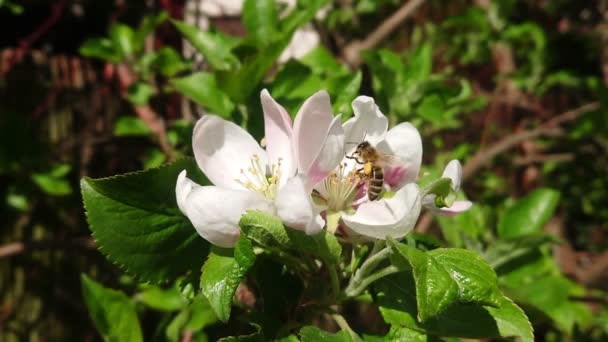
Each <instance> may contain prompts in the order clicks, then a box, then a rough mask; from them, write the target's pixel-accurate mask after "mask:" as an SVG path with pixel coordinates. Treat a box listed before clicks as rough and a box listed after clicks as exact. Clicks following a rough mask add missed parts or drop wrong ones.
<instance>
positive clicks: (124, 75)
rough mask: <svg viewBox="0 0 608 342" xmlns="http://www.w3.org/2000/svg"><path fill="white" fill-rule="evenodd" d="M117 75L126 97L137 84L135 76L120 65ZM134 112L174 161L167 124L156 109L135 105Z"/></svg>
mask: <svg viewBox="0 0 608 342" xmlns="http://www.w3.org/2000/svg"><path fill="white" fill-rule="evenodd" d="M116 75H117V76H118V80H119V82H120V85H121V88H122V92H123V96H125V97H126V95H127V91H128V89H129V87H130V86H131V84H133V83H134V82H135V76H134V75H133V72H132V71H131V70H130V69H129V67H128V66H127V65H125V64H119V65H117V66H116ZM133 110H135V113H136V114H137V116H139V118H140V119H142V121H143V122H145V123H146V125H148V127H150V129H151V130H152V132H154V133H155V134H156V136H157V138H158V144H159V145H160V148H161V150H162V151H163V152H164V153H165V154H166V155H167V157H168V158H169V160H170V161H172V160H174V159H175V155H174V152H173V149H172V148H171V146H170V145H169V141H168V140H167V131H166V129H165V122H164V121H163V120H162V118H160V117H159V115H158V114H156V112H154V109H152V107H151V106H150V105H148V104H146V105H142V106H138V105H135V104H133Z"/></svg>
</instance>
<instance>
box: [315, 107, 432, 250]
mask: <svg viewBox="0 0 608 342" xmlns="http://www.w3.org/2000/svg"><path fill="white" fill-rule="evenodd" d="M352 106H353V111H354V117H353V118H351V119H349V120H348V121H346V122H345V123H344V125H343V128H344V135H345V156H344V157H343V159H342V161H341V163H340V165H339V166H338V168H337V169H336V171H335V172H334V173H332V174H331V175H330V176H329V177H327V178H325V179H324V180H323V181H322V182H321V183H319V184H318V185H317V186H316V187H315V191H314V197H315V200H316V203H317V204H318V205H319V206H320V207H321V208H322V209H323V210H324V211H325V215H326V219H327V222H328V229H329V230H331V231H333V230H335V229H337V227H338V225H339V223H340V220H341V222H342V223H344V226H345V227H346V229H347V234H349V233H350V234H353V235H360V236H361V237H363V238H373V239H385V238H386V237H387V236H390V237H393V238H401V237H403V236H405V235H406V234H407V233H408V232H409V231H410V230H411V229H412V228H413V227H414V225H415V224H416V221H417V219H418V216H419V214H420V209H421V199H420V193H419V190H418V186H417V185H416V184H415V183H413V182H414V181H415V180H416V177H417V176H418V172H419V170H420V164H421V161H422V141H421V138H420V134H419V133H418V130H417V129H416V128H414V126H412V125H411V124H410V123H407V122H405V123H401V124H399V125H397V126H395V127H393V128H392V129H390V130H388V119H387V118H386V117H385V116H384V114H382V112H381V111H380V109H379V108H378V106H377V105H376V103H375V102H374V100H373V99H372V98H370V97H367V96H359V97H357V98H356V99H355V100H354V101H353V104H352ZM363 140H366V141H368V142H369V143H370V144H371V145H372V146H373V147H374V148H376V149H377V150H378V151H379V152H380V153H383V154H387V155H391V156H394V157H396V158H397V159H398V160H399V163H398V164H395V165H387V166H386V167H385V168H384V174H385V178H384V181H385V182H384V183H385V186H386V187H387V190H388V191H389V192H391V193H392V196H390V197H389V196H385V197H384V198H381V199H380V200H375V201H369V200H368V199H367V196H365V191H364V188H363V187H362V186H361V185H362V182H361V177H360V175H359V173H358V172H357V169H358V168H360V167H361V165H358V164H357V163H356V162H355V161H353V160H352V159H349V158H347V157H348V156H350V155H351V154H352V152H353V151H354V149H355V147H356V145H357V144H358V143H360V142H362V141H363ZM348 145H351V147H350V148H346V146H348Z"/></svg>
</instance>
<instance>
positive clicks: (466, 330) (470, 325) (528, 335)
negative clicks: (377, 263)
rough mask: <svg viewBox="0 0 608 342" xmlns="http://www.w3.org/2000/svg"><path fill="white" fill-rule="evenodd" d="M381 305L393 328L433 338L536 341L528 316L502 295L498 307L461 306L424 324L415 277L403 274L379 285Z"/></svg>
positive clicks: (376, 285) (383, 279)
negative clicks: (418, 303)
mask: <svg viewBox="0 0 608 342" xmlns="http://www.w3.org/2000/svg"><path fill="white" fill-rule="evenodd" d="M375 289H376V293H377V303H378V305H379V306H380V313H381V314H382V316H383V318H384V320H385V321H386V322H387V323H388V324H391V325H394V326H401V327H406V328H410V329H414V330H417V331H419V332H425V333H426V334H429V335H438V336H446V337H465V338H498V337H514V336H516V337H520V338H521V340H522V341H525V342H532V341H534V337H533V331H532V326H531V325H530V322H529V321H528V318H527V317H526V315H525V314H524V312H523V311H522V310H521V309H520V308H519V307H518V306H517V305H515V304H514V303H513V302H512V301H511V300H510V299H508V298H507V297H504V296H502V295H501V297H500V298H499V302H498V304H499V305H498V307H497V308H494V307H488V306H483V305H481V304H463V303H457V304H455V305H452V306H451V307H449V308H448V309H447V310H446V311H444V312H443V313H441V314H440V315H438V316H436V317H434V318H432V319H429V320H427V321H425V322H420V321H418V320H417V319H416V317H417V316H419V315H418V312H417V309H416V306H417V304H416V284H415V281H414V277H413V275H412V273H409V272H401V273H398V274H393V275H391V276H388V277H384V278H382V279H380V280H378V281H377V282H376V283H375Z"/></svg>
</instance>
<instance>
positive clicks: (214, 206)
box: [176, 90, 343, 247]
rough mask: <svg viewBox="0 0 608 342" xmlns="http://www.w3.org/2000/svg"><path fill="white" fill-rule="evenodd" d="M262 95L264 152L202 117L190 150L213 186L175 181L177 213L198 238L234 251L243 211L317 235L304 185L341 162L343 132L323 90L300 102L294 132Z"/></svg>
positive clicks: (238, 132) (232, 128) (317, 219)
mask: <svg viewBox="0 0 608 342" xmlns="http://www.w3.org/2000/svg"><path fill="white" fill-rule="evenodd" d="M260 97H261V102H262V107H263V111H264V130H265V141H266V149H265V150H264V149H263V148H262V147H260V145H259V144H258V143H257V142H256V141H255V139H254V138H253V137H252V136H251V135H250V134H249V133H248V132H247V131H246V130H244V129H243V128H241V127H240V126H238V125H236V124H234V123H233V122H230V121H226V120H223V119H221V118H219V117H217V116H214V115H205V116H203V117H202V118H201V119H200V120H199V121H198V122H197V123H196V126H195V128H194V133H193V138H192V142H193V150H194V156H195V159H196V162H197V164H198V166H199V167H200V168H201V170H202V171H203V173H204V174H205V175H206V176H207V178H208V179H209V180H210V181H211V183H213V184H214V185H211V186H201V185H199V184H196V183H194V182H193V181H191V180H190V179H188V178H187V175H186V171H185V170H184V171H182V173H181V174H180V175H179V177H178V179H177V184H176V196H177V203H178V206H179V208H180V210H181V211H182V213H183V214H184V215H186V216H187V217H188V218H189V219H190V221H191V222H192V224H193V226H194V227H195V228H196V230H197V232H198V233H199V234H200V235H201V236H202V237H203V238H205V239H206V240H208V241H209V242H211V243H213V244H215V245H218V246H222V247H232V246H234V244H235V243H236V241H237V239H238V236H239V226H238V221H239V219H240V217H241V215H242V214H243V213H244V212H245V211H247V210H261V211H264V212H267V213H271V214H274V215H277V216H278V217H279V218H281V219H282V221H283V222H284V223H285V224H286V225H287V226H289V227H291V228H294V229H298V230H302V231H304V232H306V233H307V234H315V233H318V232H319V231H320V230H321V229H322V228H323V226H324V225H325V224H324V221H323V219H322V218H321V216H320V215H319V213H320V210H319V209H318V208H316V207H315V206H314V205H313V203H312V201H311V197H310V186H311V185H312V184H314V183H315V182H318V181H320V180H322V179H323V178H324V177H325V176H326V175H327V174H329V173H330V172H331V171H332V170H333V169H334V168H335V167H336V165H337V163H338V162H339V161H340V158H341V156H343V150H342V149H341V148H342V146H343V134H342V132H341V130H342V127H341V125H339V124H336V122H338V123H340V119H339V117H338V118H337V119H336V118H334V117H333V114H332V112H331V105H330V103H329V95H327V93H326V92H324V91H321V92H318V93H316V94H314V95H313V96H311V97H310V98H309V99H308V100H306V101H305V103H304V104H303V105H302V108H301V109H300V110H299V111H298V113H297V115H296V119H295V125H294V127H292V122H291V118H290V116H289V115H288V114H287V112H286V111H285V109H284V108H283V107H281V106H280V105H279V104H278V103H276V102H275V101H274V99H273V98H272V97H271V96H270V94H269V93H268V91H266V90H264V91H262V93H261V96H260ZM298 146H299V147H298ZM298 170H303V171H306V174H307V175H309V177H304V176H303V174H298V172H297V171H298Z"/></svg>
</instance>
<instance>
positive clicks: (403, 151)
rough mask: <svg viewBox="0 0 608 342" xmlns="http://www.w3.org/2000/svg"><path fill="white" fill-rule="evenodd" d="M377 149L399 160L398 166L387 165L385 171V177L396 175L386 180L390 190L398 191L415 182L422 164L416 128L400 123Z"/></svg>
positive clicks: (388, 133)
mask: <svg viewBox="0 0 608 342" xmlns="http://www.w3.org/2000/svg"><path fill="white" fill-rule="evenodd" d="M378 148H379V149H380V150H381V151H382V152H384V153H387V154H390V155H394V156H396V157H397V158H398V160H399V165H389V166H388V167H387V170H385V173H386V174H387V176H390V175H391V174H393V173H394V174H396V175H397V177H395V178H396V179H395V180H391V179H387V181H388V182H389V184H390V185H391V188H393V189H398V188H400V187H401V186H403V185H404V184H406V183H411V182H414V181H416V178H417V177H418V173H419V172H420V164H421V163H422V139H421V138H420V133H418V130H417V129H416V127H414V126H412V124H410V123H409V122H403V123H400V124H399V125H397V126H395V127H393V128H391V130H389V131H388V132H387V133H386V135H385V137H384V142H383V143H382V144H379V146H378ZM385 149H388V150H385ZM393 169H397V170H393ZM399 169H401V170H399ZM389 178H390V177H389ZM393 183H394V184H393Z"/></svg>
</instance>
